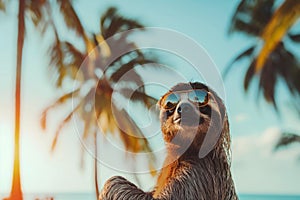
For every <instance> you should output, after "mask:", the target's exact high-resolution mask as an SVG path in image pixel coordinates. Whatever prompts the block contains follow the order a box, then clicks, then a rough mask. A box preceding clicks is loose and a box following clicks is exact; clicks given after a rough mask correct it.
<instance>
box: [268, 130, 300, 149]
mask: <svg viewBox="0 0 300 200" xmlns="http://www.w3.org/2000/svg"><path fill="white" fill-rule="evenodd" d="M293 143H300V136H299V135H297V134H295V133H282V135H281V137H280V138H279V140H278V142H277V144H276V145H275V147H274V150H278V149H279V148H281V147H286V146H288V145H291V144H293Z"/></svg>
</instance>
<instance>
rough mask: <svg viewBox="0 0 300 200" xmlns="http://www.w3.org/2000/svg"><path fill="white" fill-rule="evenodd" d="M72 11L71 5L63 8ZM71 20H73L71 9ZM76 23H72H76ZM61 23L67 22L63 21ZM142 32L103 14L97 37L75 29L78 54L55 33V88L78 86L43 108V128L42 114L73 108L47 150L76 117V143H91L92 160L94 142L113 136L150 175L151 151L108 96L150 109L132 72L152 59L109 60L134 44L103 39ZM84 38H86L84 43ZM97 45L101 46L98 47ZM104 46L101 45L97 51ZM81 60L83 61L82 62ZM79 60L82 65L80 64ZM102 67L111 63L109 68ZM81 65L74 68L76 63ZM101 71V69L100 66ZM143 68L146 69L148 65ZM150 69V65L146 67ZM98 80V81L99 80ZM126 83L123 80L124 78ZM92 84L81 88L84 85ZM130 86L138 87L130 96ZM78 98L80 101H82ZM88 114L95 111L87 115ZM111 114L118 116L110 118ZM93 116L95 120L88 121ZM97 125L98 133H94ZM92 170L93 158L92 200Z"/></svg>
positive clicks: (132, 55) (112, 13)
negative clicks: (143, 160)
mask: <svg viewBox="0 0 300 200" xmlns="http://www.w3.org/2000/svg"><path fill="white" fill-rule="evenodd" d="M69 5H70V6H71V7H72V4H69ZM72 12H73V13H74V14H73V15H76V13H75V10H74V9H72ZM77 19H78V18H77ZM77 19H76V23H75V24H76V26H77V27H82V25H81V23H80V21H79V19H78V20H77ZM66 21H67V20H66ZM134 28H143V26H142V25H141V24H140V23H139V22H137V21H135V20H131V19H127V18H124V17H122V16H120V15H119V14H118V12H117V10H116V8H109V9H108V10H107V11H106V12H105V13H104V14H103V16H102V17H101V20H100V33H96V34H87V33H86V32H85V31H84V29H83V28H77V30H80V31H83V32H81V34H80V35H81V36H82V35H84V36H85V37H83V38H82V39H83V40H84V42H85V44H86V48H85V49H84V50H81V49H78V48H76V47H75V45H73V44H72V43H70V42H68V41H61V40H60V38H59V37H58V35H59V34H58V33H57V32H55V42H54V44H53V46H52V47H51V49H50V52H51V57H52V62H51V64H52V65H53V66H55V67H56V71H57V73H58V79H57V84H56V85H57V87H62V84H63V82H64V80H66V79H68V78H69V79H70V78H71V79H72V80H74V81H76V82H79V86H78V87H77V88H75V89H74V90H73V91H71V92H68V93H66V94H64V95H62V96H61V97H59V98H58V99H57V100H56V101H55V102H54V103H53V104H51V105H50V106H48V107H47V108H46V109H45V110H44V112H43V114H42V119H41V123H42V127H43V128H46V120H47V115H48V112H49V111H50V110H52V109H54V108H56V107H57V106H59V105H65V104H66V103H68V102H70V101H71V100H75V101H77V102H78V103H77V104H76V105H75V106H74V108H73V110H72V111H71V112H69V113H67V115H66V117H65V118H64V119H63V121H62V122H61V123H60V124H59V126H58V128H57V131H56V134H55V137H54V139H53V143H52V149H54V148H55V147H56V144H57V141H58V138H59V135H60V133H61V130H62V128H63V127H64V126H65V125H66V124H67V123H68V122H70V120H71V119H72V117H73V116H74V115H75V114H76V115H77V116H79V118H80V119H81V121H82V122H83V123H84V131H83V132H82V135H81V138H82V140H83V141H85V140H87V139H88V138H89V137H92V138H93V139H94V147H95V154H96V153H97V136H98V135H99V134H100V133H111V134H118V136H119V137H120V139H121V141H122V142H123V144H124V146H125V148H126V150H128V151H131V152H140V151H143V152H149V153H150V155H151V159H150V161H149V167H150V168H151V169H153V161H154V156H153V154H152V153H151V147H150V145H149V143H148V141H147V139H145V137H144V135H143V133H142V131H141V130H140V129H139V128H138V126H137V124H136V122H135V120H134V119H132V118H131V116H130V115H129V113H128V112H127V111H126V110H125V109H120V108H119V107H118V105H116V102H114V101H113V100H112V94H113V92H114V93H119V94H120V95H122V96H123V97H124V98H125V99H129V100H131V101H135V102H140V103H142V104H143V105H144V106H145V107H146V108H150V107H151V106H153V105H154V104H156V101H157V99H155V98H153V97H151V96H148V95H147V94H146V93H145V87H144V85H143V79H142V77H141V75H140V74H139V73H137V71H136V70H135V69H136V68H138V67H144V66H146V64H151V63H153V62H154V61H155V59H154V58H153V57H151V56H149V55H147V54H145V53H143V52H141V51H140V50H134V51H130V52H128V53H125V54H124V55H121V56H120V57H118V58H116V59H114V55H115V54H116V52H115V50H116V48H115V47H117V49H118V50H120V49H125V50H126V49H127V50H130V49H132V48H133V47H135V43H134V42H132V41H130V40H129V36H130V34H123V35H122V36H121V37H113V38H111V39H110V42H109V43H105V39H107V38H109V37H111V36H113V35H115V34H116V33H120V32H122V31H126V30H130V29H134ZM87 35H90V36H89V37H88V36H87ZM99 43H102V45H101V46H98V44H99ZM103 44H104V45H103ZM93 48H96V49H97V50H96V51H94V52H96V53H94V54H92V56H91V55H90V56H88V55H89V53H90V50H91V49H93ZM85 58H86V59H85ZM84 59H85V60H84ZM108 61H111V63H109V62H108ZM83 62H85V63H87V64H86V65H85V66H83V67H80V66H81V65H82V63H83ZM106 65H107V66H106ZM148 66H149V65H148ZM151 66H154V65H151ZM99 74H101V75H99ZM124 77H126V78H124ZM91 82H94V83H97V84H94V85H92V86H91V87H89V88H88V89H86V90H84V89H83V88H86V87H84V86H86V85H87V84H88V83H91ZM132 86H140V87H138V89H137V90H134V89H133V87H132ZM82 94H84V95H82ZM91 108H94V109H95V111H93V109H91ZM114 112H117V113H118V114H117V115H116V116H114V114H113V113H114ZM94 115H96V117H94ZM98 123H100V126H101V128H102V132H100V131H99V128H98ZM97 176H98V169H97V157H96V155H95V157H94V177H95V179H94V180H95V191H96V195H97V197H98V195H99V189H98V177H97Z"/></svg>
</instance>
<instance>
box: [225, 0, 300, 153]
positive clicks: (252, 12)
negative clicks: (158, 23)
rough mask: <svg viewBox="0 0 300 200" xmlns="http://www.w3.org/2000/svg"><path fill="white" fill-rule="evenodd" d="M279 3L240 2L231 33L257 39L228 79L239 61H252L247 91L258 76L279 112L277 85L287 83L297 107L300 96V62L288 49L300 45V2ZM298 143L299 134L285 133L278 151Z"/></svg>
mask: <svg viewBox="0 0 300 200" xmlns="http://www.w3.org/2000/svg"><path fill="white" fill-rule="evenodd" d="M276 3H278V2H277V1H276V0H242V1H241V2H240V3H239V5H238V7H237V9H236V11H235V13H234V15H233V17H232V24H231V26H230V30H229V33H230V34H231V33H233V32H241V33H243V34H246V35H247V36H249V37H252V38H254V39H255V42H254V44H253V45H251V46H250V47H248V48H247V49H246V50H244V51H243V52H242V53H240V54H239V55H238V56H237V57H236V58H235V59H234V60H233V61H232V62H231V63H230V65H229V66H228V67H227V68H226V69H225V71H224V76H226V74H227V73H228V72H229V70H231V68H232V66H233V64H234V63H235V62H237V61H239V60H241V59H243V58H248V59H250V63H249V66H248V70H247V73H246V75H245V78H244V89H245V91H247V90H248V88H249V84H250V82H251V81H252V80H253V78H254V77H255V76H257V77H258V78H259V85H258V88H259V91H261V90H262V92H263V95H264V98H265V100H266V101H267V102H269V103H271V104H272V105H273V106H274V108H275V110H277V102H276V99H275V93H276V84H277V83H278V82H279V81H281V80H283V81H284V83H285V84H286V85H287V88H288V89H289V91H290V93H291V96H292V98H291V99H292V101H293V102H295V103H294V104H295V105H296V106H295V108H297V105H298V103H297V102H299V97H300V79H299V77H300V63H299V60H298V58H297V56H295V55H294V53H293V52H292V51H290V50H288V47H287V46H288V44H289V43H299V42H300V34H299V33H293V32H292V31H291V27H292V26H293V25H294V24H295V23H296V21H297V20H298V19H299V17H300V2H299V1H294V0H285V1H284V2H283V3H282V4H280V5H279V6H278V7H276V5H278V4H276ZM260 44H262V47H261V45H260ZM298 140H299V136H298V135H296V134H291V133H289V134H286V133H283V134H282V137H281V138H280V140H279V141H278V144H277V145H276V147H275V148H276V149H278V148H279V147H280V146H286V145H288V144H291V143H294V142H297V141H298Z"/></svg>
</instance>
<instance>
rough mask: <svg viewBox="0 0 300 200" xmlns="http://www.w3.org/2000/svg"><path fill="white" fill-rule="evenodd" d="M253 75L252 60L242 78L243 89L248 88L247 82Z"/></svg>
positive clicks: (253, 63) (253, 64)
mask: <svg viewBox="0 0 300 200" xmlns="http://www.w3.org/2000/svg"><path fill="white" fill-rule="evenodd" d="M254 75H255V60H253V61H252V62H251V64H250V66H249V67H248V70H247V72H246V75H245V78H244V89H245V91H247V90H248V88H249V84H250V82H251V80H252V79H253V77H254Z"/></svg>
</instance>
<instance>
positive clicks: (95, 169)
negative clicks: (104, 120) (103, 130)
mask: <svg viewBox="0 0 300 200" xmlns="http://www.w3.org/2000/svg"><path fill="white" fill-rule="evenodd" d="M97 135H98V134H97V132H95V135H94V140H95V141H94V142H95V157H94V181H95V191H96V199H98V198H99V185H98V161H97V158H98V146H97V145H98V144H97Z"/></svg>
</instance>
